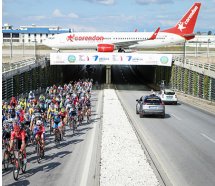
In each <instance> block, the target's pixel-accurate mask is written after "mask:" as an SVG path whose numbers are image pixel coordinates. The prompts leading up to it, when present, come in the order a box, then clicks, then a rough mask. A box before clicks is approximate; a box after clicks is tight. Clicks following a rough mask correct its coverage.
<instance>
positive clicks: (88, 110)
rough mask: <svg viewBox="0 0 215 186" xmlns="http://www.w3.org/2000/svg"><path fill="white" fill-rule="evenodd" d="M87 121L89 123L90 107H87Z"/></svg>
mask: <svg viewBox="0 0 215 186" xmlns="http://www.w3.org/2000/svg"><path fill="white" fill-rule="evenodd" d="M86 115H87V123H90V109H87V113H86Z"/></svg>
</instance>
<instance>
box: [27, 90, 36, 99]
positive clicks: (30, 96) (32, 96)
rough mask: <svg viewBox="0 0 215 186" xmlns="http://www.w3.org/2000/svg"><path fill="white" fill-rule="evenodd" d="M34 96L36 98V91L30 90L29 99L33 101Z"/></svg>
mask: <svg viewBox="0 0 215 186" xmlns="http://www.w3.org/2000/svg"><path fill="white" fill-rule="evenodd" d="M34 98H35V95H34V93H33V92H32V91H30V92H29V94H28V100H29V101H32V100H33V99H34Z"/></svg>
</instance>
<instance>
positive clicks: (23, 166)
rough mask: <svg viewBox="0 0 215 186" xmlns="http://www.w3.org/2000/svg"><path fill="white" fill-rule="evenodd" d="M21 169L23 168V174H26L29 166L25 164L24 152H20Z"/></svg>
mask: <svg viewBox="0 0 215 186" xmlns="http://www.w3.org/2000/svg"><path fill="white" fill-rule="evenodd" d="M19 167H20V168H21V170H22V173H25V171H26V167H27V165H26V163H24V155H23V153H22V152H19Z"/></svg>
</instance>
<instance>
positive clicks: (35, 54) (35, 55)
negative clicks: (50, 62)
mask: <svg viewBox="0 0 215 186" xmlns="http://www.w3.org/2000/svg"><path fill="white" fill-rule="evenodd" d="M33 42H34V57H35V59H36V58H37V53H36V42H37V40H36V37H35V38H34V41H33Z"/></svg>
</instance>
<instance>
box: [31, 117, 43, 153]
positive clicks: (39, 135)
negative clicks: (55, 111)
mask: <svg viewBox="0 0 215 186" xmlns="http://www.w3.org/2000/svg"><path fill="white" fill-rule="evenodd" d="M33 134H34V137H35V139H36V140H37V141H38V140H39V139H41V144H42V148H43V150H44V148H45V127H44V125H43V122H42V121H41V120H37V122H36V126H35V127H34V131H33Z"/></svg>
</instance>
